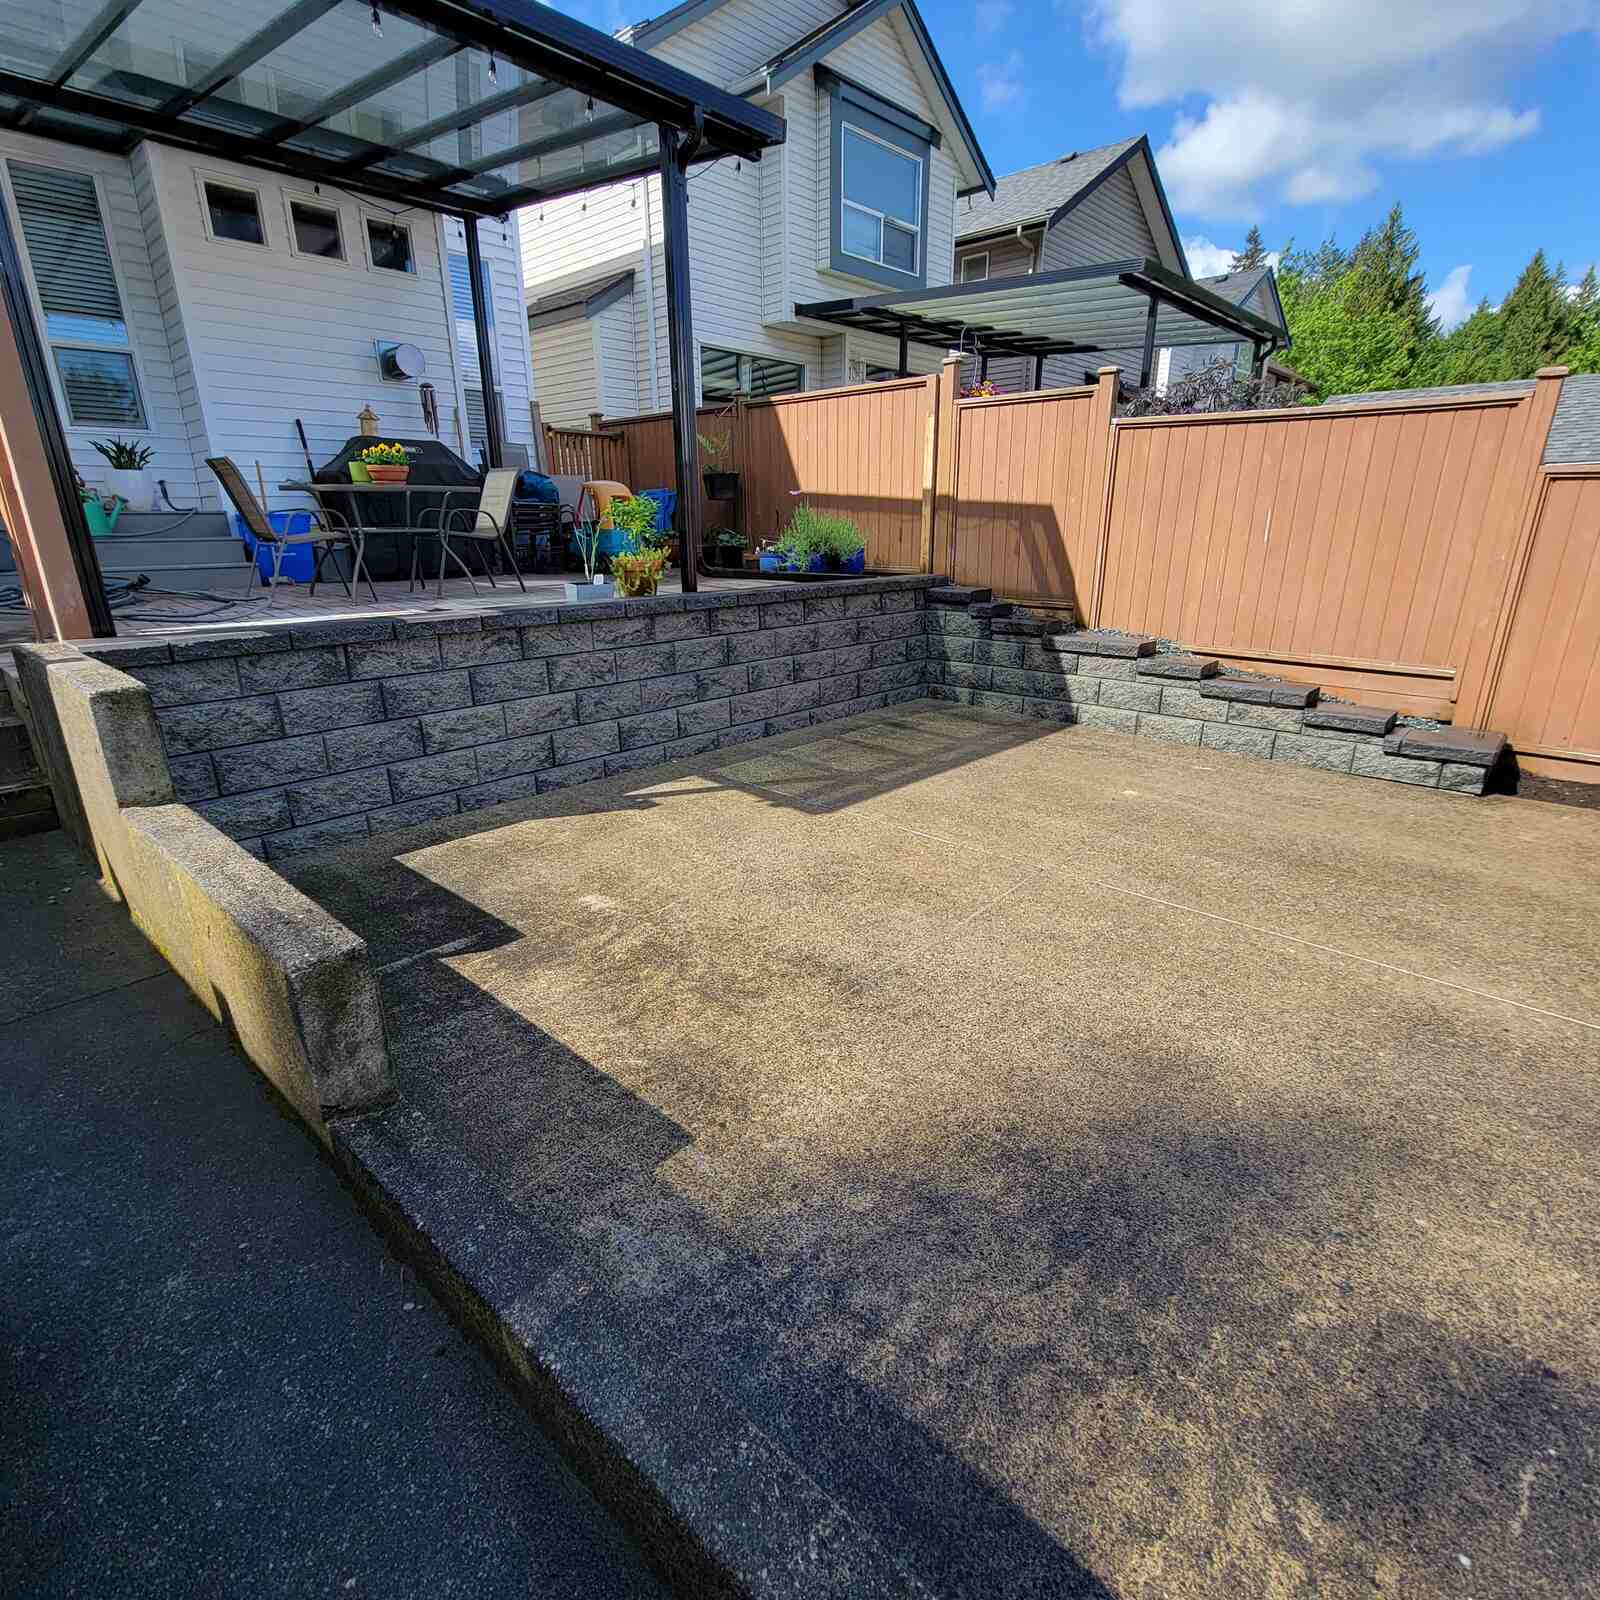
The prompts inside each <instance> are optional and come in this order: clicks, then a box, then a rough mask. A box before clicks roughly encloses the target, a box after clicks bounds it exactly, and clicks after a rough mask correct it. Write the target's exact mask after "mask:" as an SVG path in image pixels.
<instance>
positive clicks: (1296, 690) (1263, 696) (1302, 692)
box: [1200, 676, 1317, 709]
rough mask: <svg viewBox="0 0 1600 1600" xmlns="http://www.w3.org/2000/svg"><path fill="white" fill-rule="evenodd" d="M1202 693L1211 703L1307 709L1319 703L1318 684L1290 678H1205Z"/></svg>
mask: <svg viewBox="0 0 1600 1600" xmlns="http://www.w3.org/2000/svg"><path fill="white" fill-rule="evenodd" d="M1200 693H1201V694H1203V695H1205V696H1206V697H1207V698H1208V699H1211V700H1242V701H1244V702H1246V703H1247V704H1249V705H1257V706H1291V707H1297V708H1301V709H1303V708H1305V707H1306V706H1312V705H1315V704H1316V703H1317V690H1316V686H1315V685H1314V684H1309V683H1291V682H1290V681H1289V680H1288V679H1287V678H1234V677H1227V676H1222V677H1216V678H1205V679H1202V680H1201V683H1200Z"/></svg>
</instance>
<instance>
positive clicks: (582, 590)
mask: <svg viewBox="0 0 1600 1600" xmlns="http://www.w3.org/2000/svg"><path fill="white" fill-rule="evenodd" d="M610 531H611V530H610V529H609V528H602V527H601V526H600V523H599V521H598V519H597V520H596V521H594V522H575V523H573V525H572V542H573V543H574V544H575V545H576V546H577V547H578V556H579V558H580V559H581V560H582V562H583V582H582V583H568V584H564V585H563V587H564V588H565V590H566V592H567V599H569V600H612V599H615V598H616V593H617V586H616V584H614V583H613V582H612V581H611V580H610V579H609V578H607V577H606V576H605V574H604V573H597V572H596V570H595V569H596V567H597V566H598V565H599V563H600V544H601V541H602V540H603V539H604V538H605V536H606V534H607V533H609V532H610Z"/></svg>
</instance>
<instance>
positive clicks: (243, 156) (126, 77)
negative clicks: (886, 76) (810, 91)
mask: <svg viewBox="0 0 1600 1600" xmlns="http://www.w3.org/2000/svg"><path fill="white" fill-rule="evenodd" d="M75 17H76V20H74V18H75ZM0 23H3V26H0V126H4V127H10V128H16V129H26V130H27V131H29V132H31V133H35V134H38V135H40V136H41V137H45V138H52V139H59V140H62V141H64V142H66V143H69V144H77V145H86V146H89V147H91V148H94V149H97V150H108V151H113V152H117V153H120V154H127V153H128V152H130V151H132V149H133V148H134V147H135V146H136V145H137V144H139V143H140V142H141V141H142V140H146V139H150V140H155V141H157V142H158V143H161V144H167V145H172V146H176V147H177V148H180V149H184V150H191V151H196V152H199V153H203V154H207V155H212V156H217V157H220V158H223V159H226V160H228V161H234V162H241V163H245V164H248V165H251V166H256V167H261V168H264V169H266V170H268V171H273V172H281V173H287V174H290V175H292V176H295V177H299V178H303V179H306V180H308V181H310V182H313V183H329V184H335V185H338V186H339V187H340V188H342V189H346V190H349V191H351V192H353V193H357V194H365V195H370V196H373V197H375V198H378V199H381V200H385V201H389V202H392V203H398V204H400V205H403V206H407V207H416V208H419V209H422V210H427V211H434V212H443V213H445V214H448V215H452V216H456V217H459V218H460V219H461V221H462V223H463V226H464V229H465V234H466V247H467V258H468V277H469V279H470V288H471V295H472V312H473V322H474V326H475V329H476V335H477V346H478V360H479V364H480V367H481V370H482V381H483V389H484V393H485V395H486V396H492V395H493V394H494V392H495V378H494V366H495V362H494V347H493V341H492V338H491V335H490V325H489V320H488V315H487V312H486V308H485V306H484V303H483V273H482V267H481V262H480V255H479V242H478V219H479V218H480V217H486V216H490V217H499V216H504V215H506V214H507V213H509V212H510V211H512V210H514V209H515V208H517V207H518V206H524V205H529V204H536V203H538V202H539V201H542V200H550V199H554V198H556V197H557V196H560V195H565V194H571V193H574V192H576V191H578V190H583V189H588V188H592V187H594V186H596V185H599V184H606V183H612V182H616V181H618V180H620V179H623V178H629V177H636V176H639V175H641V174H646V173H658V174H659V175H660V177H661V183H662V212H663V223H664V244H665V255H666V288H667V327H668V340H669V346H670V366H671V372H672V393H673V434H674V442H675V446H676V458H677V463H678V478H679V482H680V483H681V484H692V483H693V482H694V480H695V477H696V472H697V463H698V456H697V447H696V440H695V432H694V391H695V371H694V340H693V330H692V326H691V321H690V301H689V277H688V271H689V248H688V206H687V192H686V183H687V178H688V171H689V168H690V167H691V166H692V165H694V164H695V163H697V162H704V161H712V160H716V159H718V158H719V157H722V156H728V155H732V156H740V157H743V158H744V159H746V160H751V161H755V160H759V159H760V156H761V152H762V151H763V150H764V149H767V148H769V147H771V146H773V145H777V144H781V143H782V142H783V138H784V124H783V120H782V119H781V118H780V117H775V116H773V115H772V114H771V113H770V112H767V111H763V110H761V109H759V108H757V107H755V106H753V105H751V104H750V103H749V102H748V101H745V100H743V99H741V98H739V97H738V96H737V95H732V94H728V93H726V92H725V91H723V90H721V89H719V88H717V87H716V86H715V85H713V84H710V83H707V82H704V81H703V80H701V79H699V78H696V77H694V76H693V75H692V74H690V73H686V72H683V71H680V70H679V69H677V68H676V67H672V66H669V65H667V64H666V63H665V62H662V61H658V60H657V59H656V58H655V57H653V56H650V55H647V54H645V53H644V52H643V51H641V50H636V49H634V48H633V47H632V46H630V45H626V44H623V43H621V42H620V41H618V40H616V39H613V38H611V37H610V36H609V35H607V34H604V33H600V32H598V31H597V30H596V29H594V28H590V27H586V26H585V25H584V24H582V23H580V22H575V21H573V20H572V19H571V18H569V17H566V16H563V15H561V14H560V13H558V12H555V11H552V10H551V9H549V7H547V6H543V5H538V4H533V3H530V0H289V3H287V4H286V3H285V0H274V6H273V9H272V11H271V12H270V13H269V14H268V15H267V16H266V17H265V18H263V16H262V14H261V12H260V11H259V10H258V9H257V8H255V7H253V6H249V5H240V4H235V5H231V6H223V5H221V4H219V3H218V0H103V3H101V4H98V5H96V4H94V3H93V0H75V3H74V0H69V3H66V4H55V5H50V6H43V5H39V4H38V3H37V0H0ZM175 31H176V32H177V33H178V34H179V35H180V36H183V37H193V38H195V39H196V40H197V42H198V44H197V50H196V54H195V59H196V60H197V61H198V62H200V63H202V65H201V66H199V68H198V70H197V69H196V68H195V67H190V68H189V70H188V71H187V72H186V73H185V77H186V78H187V81H184V82H178V81H173V80H174V76H175V75H174V74H173V73H172V72H171V71H170V70H169V71H168V72H167V73H166V75H163V74H162V73H161V72H159V71H155V70H154V68H155V67H156V66H157V65H158V64H159V63H161V62H163V61H165V62H166V64H167V66H168V68H169V69H170V68H171V67H172V66H174V65H175V63H174V62H173V59H172V57H171V55H170V53H166V54H165V55H164V54H163V52H162V51H160V50H158V49H156V48H155V47H154V44H155V41H156V40H158V39H161V40H170V39H171V38H172V37H173V36H174V33H175ZM353 38H354V39H355V40H356V41H358V43H357V45H356V46H355V47H353V46H352V39H353ZM199 44H203V47H204V50H203V53H201V51H200V49H199V48H198V45H199ZM357 68H359V70H355V69H357ZM269 82H270V83H273V84H274V85H276V92H275V93H273V94H272V95H270V96H269V95H268V93H267V92H266V87H267V85H268V84H269ZM285 82H290V83H292V84H293V85H294V92H293V94H292V96H287V97H286V95H285V93H284V92H283V88H282V85H283V84H284V83H285ZM419 87H425V89H426V92H425V93H419V92H418V91H419ZM485 88H487V89H488V91H489V92H487V93H484V92H483V90H484V89H485ZM286 98H287V99H288V100H289V101H290V102H291V104H290V105H288V106H286V104H285V101H286ZM269 106H270V107H271V109H267V107H269ZM440 106H443V107H444V108H445V109H444V110H442V111H440V110H438V109H436V108H438V107H440ZM420 107H427V108H429V109H431V110H432V113H433V114H432V115H426V116H425V115H423V114H422V112H421V110H419V108H420ZM356 127H364V128H368V129H370V128H372V127H381V128H382V138H381V140H380V139H373V138H369V137H366V136H363V135H362V134H359V133H357V132H355V131H352V130H353V129H354V128H356ZM0 292H3V295H4V299H5V304H6V310H7V312H8V313H9V315H10V319H11V322H12V325H13V330H14V332H15V335H16V340H17V345H18V350H19V354H20V356H21V360H22V367H23V372H24V377H25V381H26V386H27V389H28V392H29V397H30V399H31V401H32V405H33V408H34V411H35V415H36V418H37V421H38V423H39V428H40V432H41V435H42V436H43V439H44V443H45V449H46V452H47V454H48V456H49V458H50V471H51V476H52V478H53V479H54V483H55V489H56V495H57V498H58V499H59V500H60V503H61V512H62V516H63V518H64V520H65V522H66V527H67V534H68V540H69V543H70V544H71V545H72V548H73V555H74V563H75V565H76V567H77V569H78V577H79V581H80V583H81V584H82V587H83V589H84V593H85V596H86V597H87V599H88V603H89V607H90V613H91V622H92V624H93V627H94V631H95V632H96V633H104V634H109V633H112V632H113V631H114V629H113V626H112V622H111V616H110V612H109V609H108V608H107V607H106V604H105V599H104V594H103V590H102V586H101V583H100V578H99V568H98V563H97V561H96V558H95V554H94V547H93V543H92V541H91V540H90V537H89V532H88V528H87V526H86V524H85V522H84V519H83V512H82V508H81V506H80V504H79V502H78V497H77V495H76V493H75V492H74V490H73V476H72V464H71V460H70V457H69V455H68V453H67V446H66V439H65V435H64V433H63V431H62V426H61V419H60V417H59V415H58V414H57V411H56V406H55V400H54V396H53V393H52V390H51V386H50V383H49V381H48V376H47V367H46V364H45V357H44V353H43V349H42V346H41V344H40V340H39V336H38V332H37V330H36V329H35V328H34V326H33V320H32V317H31V314H30V311H29V306H28V297H27V292H26V288H25V286H24V282H23V278H22V273H21V268H20V263H19V259H18V253H17V249H16V241H15V239H14V238H13V237H12V234H11V228H10V224H9V220H8V219H6V218H5V217H4V215H3V212H0ZM484 412H485V432H486V436H487V453H488V458H489V462H490V464H491V465H493V466H498V465H500V464H501V462H502V460H503V449H504V439H503V435H502V429H501V421H500V417H499V414H498V412H497V411H496V408H495V406H494V405H493V404H492V403H491V404H486V405H485V407H484ZM679 505H680V507H681V508H682V515H683V523H684V527H683V532H684V542H685V558H684V562H683V581H684V586H685V588H688V589H692V588H693V587H694V584H695V565H696V556H697V553H698V549H699V536H700V528H699V500H698V497H697V496H696V495H694V494H691V493H684V494H683V495H681V496H680V499H679Z"/></svg>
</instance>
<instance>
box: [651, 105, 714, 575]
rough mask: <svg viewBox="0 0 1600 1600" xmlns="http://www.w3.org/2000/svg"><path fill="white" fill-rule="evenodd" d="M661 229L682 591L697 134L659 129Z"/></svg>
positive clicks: (686, 561) (689, 501)
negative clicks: (691, 186)
mask: <svg viewBox="0 0 1600 1600" xmlns="http://www.w3.org/2000/svg"><path fill="white" fill-rule="evenodd" d="M660 137H661V233H662V247H663V250H664V253H665V255H666V280H667V358H668V366H669V368H670V370H671V373H672V458H673V460H674V461H675V462H676V463H677V468H678V527H679V530H680V532H681V533H682V536H683V549H682V552H681V553H680V556H679V561H678V568H679V575H680V578H681V581H682V584H683V592H684V593H685V594H693V593H694V592H695V590H696V589H697V588H698V587H699V568H700V535H701V522H702V520H703V519H702V517H701V506H700V441H699V438H698V436H697V435H696V433H695V370H694V369H695V360H694V311H693V308H692V306H691V303H690V295H689V163H690V162H691V161H692V160H693V159H694V153H695V150H696V149H697V148H698V147H699V144H700V133H699V130H698V129H696V130H695V131H694V132H692V133H684V132H683V131H682V130H681V129H679V128H671V127H667V126H666V125H665V124H663V125H662V127H661V129H660Z"/></svg>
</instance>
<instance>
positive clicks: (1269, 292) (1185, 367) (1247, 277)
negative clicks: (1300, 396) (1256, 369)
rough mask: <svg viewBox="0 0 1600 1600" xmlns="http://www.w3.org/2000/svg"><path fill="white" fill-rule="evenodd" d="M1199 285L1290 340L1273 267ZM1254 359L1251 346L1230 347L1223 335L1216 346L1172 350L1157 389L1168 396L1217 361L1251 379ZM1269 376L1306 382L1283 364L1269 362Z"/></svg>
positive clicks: (1159, 371) (1162, 357) (1162, 358)
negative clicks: (1180, 381) (1170, 387)
mask: <svg viewBox="0 0 1600 1600" xmlns="http://www.w3.org/2000/svg"><path fill="white" fill-rule="evenodd" d="M1195 281H1196V282H1197V283H1199V284H1201V285H1202V286H1203V287H1205V288H1207V289H1209V290H1211V292H1212V293H1213V294H1219V295H1221V296H1222V298H1223V299H1224V300H1226V301H1228V302H1229V304H1231V305H1236V306H1240V307H1242V308H1243V309H1244V310H1246V311H1253V312H1255V314H1256V315H1257V316H1258V317H1265V318H1266V319H1267V320H1268V321H1269V322H1271V323H1273V324H1274V325H1275V326H1277V327H1279V328H1281V329H1282V330H1283V332H1284V336H1285V338H1287V337H1288V332H1289V324H1288V322H1287V321H1286V320H1285V319H1284V315H1283V302H1282V301H1281V300H1280V299H1279V298H1278V280H1277V276H1276V274H1275V273H1274V272H1273V270H1272V268H1271V267H1250V268H1248V269H1246V270H1245V271H1243V272H1224V273H1219V274H1218V275H1217V276H1216V277H1214V278H1197V279H1196V280H1195ZM1254 358H1255V351H1254V350H1253V349H1252V348H1251V347H1250V346H1249V345H1248V344H1240V343H1229V342H1228V341H1227V340H1226V339H1225V338H1222V337H1221V336H1220V335H1219V339H1218V342H1217V343H1216V344H1188V345H1177V346H1168V347H1167V348H1165V349H1163V350H1161V351H1160V352H1159V354H1158V356H1157V359H1156V371H1155V385H1156V387H1157V388H1158V389H1159V390H1160V391H1161V392H1162V393H1163V394H1165V393H1166V391H1167V386H1168V385H1169V384H1172V383H1176V382H1177V381H1178V379H1179V378H1183V377H1186V376H1187V375H1188V374H1189V373H1191V372H1196V371H1198V370H1199V369H1200V368H1201V367H1206V366H1209V365H1210V364H1211V363H1212V362H1213V361H1226V362H1228V363H1229V364H1230V365H1231V366H1232V367H1233V369H1234V371H1235V372H1237V373H1238V374H1239V375H1240V376H1241V377H1243V376H1246V375H1248V373H1249V371H1250V367H1251V364H1252V362H1253V361H1254ZM1267 375H1268V376H1269V377H1275V378H1278V379H1279V381H1283V382H1293V383H1296V384H1303V383H1304V382H1305V380H1304V379H1303V378H1300V377H1299V376H1298V375H1297V374H1295V373H1294V372H1293V371H1292V370H1291V369H1290V368H1289V367H1287V366H1285V365H1284V364H1283V363H1282V362H1276V361H1272V360H1269V361H1268V362H1267Z"/></svg>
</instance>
